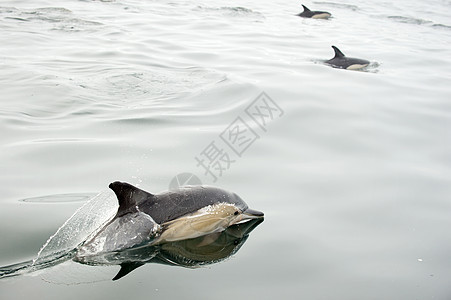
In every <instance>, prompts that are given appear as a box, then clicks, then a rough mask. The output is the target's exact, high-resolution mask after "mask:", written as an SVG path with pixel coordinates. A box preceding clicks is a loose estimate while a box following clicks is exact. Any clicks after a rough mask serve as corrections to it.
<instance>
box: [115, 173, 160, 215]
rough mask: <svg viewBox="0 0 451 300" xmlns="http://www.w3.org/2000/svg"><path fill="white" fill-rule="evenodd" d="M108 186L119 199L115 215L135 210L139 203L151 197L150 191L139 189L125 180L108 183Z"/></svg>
mask: <svg viewBox="0 0 451 300" xmlns="http://www.w3.org/2000/svg"><path fill="white" fill-rule="evenodd" d="M109 188H110V189H112V190H113V191H114V193H115V194H116V197H117V200H118V201H119V208H118V210H117V215H116V216H117V217H119V216H122V215H124V214H126V213H129V212H133V211H136V209H137V206H138V205H139V204H141V203H142V202H144V201H146V200H148V199H149V198H151V197H153V195H152V194H151V193H148V192H146V191H143V190H140V189H138V188H137V187H135V186H133V185H131V184H129V183H126V182H120V181H115V182H113V183H111V184H110V185H109Z"/></svg>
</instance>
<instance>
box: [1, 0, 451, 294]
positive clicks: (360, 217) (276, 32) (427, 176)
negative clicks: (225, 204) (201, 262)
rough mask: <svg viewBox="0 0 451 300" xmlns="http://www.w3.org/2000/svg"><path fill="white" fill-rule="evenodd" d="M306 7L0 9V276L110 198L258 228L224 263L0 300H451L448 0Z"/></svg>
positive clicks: (36, 276)
mask: <svg viewBox="0 0 451 300" xmlns="http://www.w3.org/2000/svg"><path fill="white" fill-rule="evenodd" d="M301 4H302V3H301V2H299V1H297V0H296V1H295V0H292V1H287V0H275V1H261V0H258V1H257V0H250V1H220V0H211V1H204V0H201V1H172V0H162V1H144V0H139V1H138V0H125V1H119V0H117V1H76V0H61V1H49V0H48V1H43V0H35V1H25V0H21V1H16V0H14V1H12V0H0V101H1V102H0V103H1V108H0V128H1V140H0V166H1V173H0V191H1V199H0V205H1V209H0V234H1V242H0V265H1V266H6V265H10V264H15V263H19V262H23V261H27V260H30V259H33V258H35V257H36V255H37V253H38V251H39V249H40V248H41V246H42V245H43V244H44V243H45V242H46V241H47V239H48V238H49V237H50V236H51V235H52V234H54V233H55V232H56V230H57V229H58V228H59V227H60V226H61V225H62V224H63V223H64V222H65V221H66V220H67V219H68V218H69V217H70V216H71V215H73V213H74V212H75V211H76V210H77V208H79V207H80V206H82V205H83V203H85V202H86V201H88V199H90V198H91V197H92V196H93V195H95V194H97V193H99V192H103V191H106V190H107V188H108V184H109V183H110V182H112V181H115V180H121V181H127V182H130V183H132V184H135V185H139V186H140V187H141V188H143V189H145V190H147V191H150V192H159V191H164V190H167V189H168V187H169V184H170V182H171V180H172V179H173V178H174V176H176V175H177V174H180V173H184V172H186V173H192V174H195V175H196V176H197V177H198V178H199V179H200V180H201V181H202V183H204V184H208V185H215V186H219V187H221V188H224V189H227V190H230V191H232V192H235V193H237V194H238V195H240V196H241V197H242V198H243V199H244V200H245V201H246V202H247V203H248V204H249V206H251V207H252V208H254V209H258V210H261V211H263V212H265V221H264V222H263V223H262V224H260V225H259V226H258V227H257V228H256V229H255V230H254V231H253V232H252V233H251V234H250V236H249V238H248V240H247V241H246V243H245V244H244V245H243V246H242V248H241V249H240V250H239V251H238V252H237V253H236V254H235V255H233V256H232V258H230V259H228V260H226V261H223V262H221V263H218V264H213V265H210V266H208V267H203V268H197V269H187V268H181V267H171V266H167V265H160V264H147V265H145V266H142V267H140V268H139V269H137V270H135V271H133V272H132V273H130V274H129V275H127V276H126V277H124V278H122V279H120V280H119V281H114V282H113V281H111V278H112V277H113V276H114V274H115V273H116V272H117V271H118V267H84V268H82V269H80V268H81V265H79V264H76V263H70V262H68V263H65V264H62V265H59V266H56V267H54V268H49V269H44V270H41V271H39V272H35V273H31V274H27V275H22V276H17V277H11V278H5V279H1V280H0V298H1V299H2V300H9V299H62V298H64V299H77V300H78V299H83V298H85V299H231V298H233V299H237V298H239V299H343V300H345V299H346V300H350V299H356V300H357V299H359V300H361V299H393V300H395V299H396V300H398V299H439V300H442V299H443V300H445V299H450V297H451V286H450V284H449V282H450V278H451V259H450V257H451V238H450V235H449V230H450V228H451V100H450V99H451V47H450V45H451V21H450V19H449V16H450V15H451V1H449V0H430V1H420V0H394V1H369V0H361V1H358V0H347V1H345V2H333V1H322V2H319V1H317V2H304V4H305V5H307V6H308V7H309V8H311V9H312V10H326V11H329V12H331V13H332V15H333V18H331V19H329V20H313V19H301V18H299V17H297V16H295V14H297V13H299V12H301V11H302V8H301ZM331 45H335V46H337V47H339V48H340V49H341V50H342V51H343V52H344V53H345V54H346V55H348V56H351V57H359V58H364V59H367V60H370V61H371V65H370V66H369V68H368V69H366V70H364V71H347V70H341V69H334V68H331V67H330V66H327V65H324V64H323V61H324V60H327V59H330V58H332V57H333V50H332V48H331ZM262 93H263V94H262ZM258 112H260V114H258ZM243 126H244V127H243ZM239 128H241V129H242V130H241V132H244V133H243V134H242V135H238V134H235V135H234V134H233V132H235V133H237V132H240V130H239ZM235 129H236V130H237V131H234V130H235ZM199 161H201V162H202V163H199ZM111 197H112V196H111ZM111 199H113V198H111ZM113 200H114V199H113ZM102 213H103V212H102V211H99V215H100V214H102ZM73 234H74V235H76V234H77V232H74V233H73Z"/></svg>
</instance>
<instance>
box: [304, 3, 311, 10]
mask: <svg viewBox="0 0 451 300" xmlns="http://www.w3.org/2000/svg"><path fill="white" fill-rule="evenodd" d="M302 7H303V8H304V11H311V10H310V9H308V7H307V6H305V5H304V4H302Z"/></svg>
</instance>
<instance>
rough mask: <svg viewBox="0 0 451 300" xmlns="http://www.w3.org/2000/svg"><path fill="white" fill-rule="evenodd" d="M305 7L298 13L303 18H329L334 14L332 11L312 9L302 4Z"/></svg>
mask: <svg viewBox="0 0 451 300" xmlns="http://www.w3.org/2000/svg"><path fill="white" fill-rule="evenodd" d="M302 7H303V8H304V11H303V12H301V13H300V14H298V16H300V17H303V18H312V19H328V18H330V16H331V15H332V14H331V13H329V12H327V11H316V10H315V11H311V10H310V9H308V8H307V6H305V5H302Z"/></svg>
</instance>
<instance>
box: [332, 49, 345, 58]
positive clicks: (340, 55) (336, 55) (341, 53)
mask: <svg viewBox="0 0 451 300" xmlns="http://www.w3.org/2000/svg"><path fill="white" fill-rule="evenodd" d="M332 48H333V49H334V51H335V56H334V58H342V57H345V55H344V54H343V52H341V51H340V49H338V48H337V47H335V46H332Z"/></svg>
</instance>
